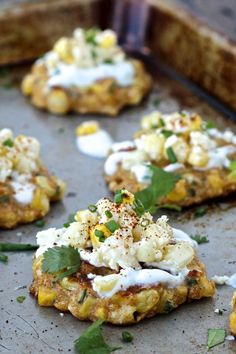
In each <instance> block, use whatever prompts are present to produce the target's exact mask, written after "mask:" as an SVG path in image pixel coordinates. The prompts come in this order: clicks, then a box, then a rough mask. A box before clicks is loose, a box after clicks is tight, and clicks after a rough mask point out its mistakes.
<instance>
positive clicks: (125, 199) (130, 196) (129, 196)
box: [122, 191, 134, 204]
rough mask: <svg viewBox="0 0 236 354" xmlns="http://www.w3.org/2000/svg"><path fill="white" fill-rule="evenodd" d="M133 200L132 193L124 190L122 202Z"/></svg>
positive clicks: (131, 202) (129, 202)
mask: <svg viewBox="0 0 236 354" xmlns="http://www.w3.org/2000/svg"><path fill="white" fill-rule="evenodd" d="M133 202H134V195H133V194H132V193H130V192H128V191H125V194H124V197H123V200H122V203H124V204H133Z"/></svg>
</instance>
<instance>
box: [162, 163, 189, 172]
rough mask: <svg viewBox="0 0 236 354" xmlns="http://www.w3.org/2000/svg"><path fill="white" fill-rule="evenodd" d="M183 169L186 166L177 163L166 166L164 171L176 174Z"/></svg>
mask: <svg viewBox="0 0 236 354" xmlns="http://www.w3.org/2000/svg"><path fill="white" fill-rule="evenodd" d="M181 168H184V165H183V164H182V163H179V162H176V163H171V164H169V165H167V166H165V167H164V168H163V170H164V171H166V172H174V171H177V170H180V169H181Z"/></svg>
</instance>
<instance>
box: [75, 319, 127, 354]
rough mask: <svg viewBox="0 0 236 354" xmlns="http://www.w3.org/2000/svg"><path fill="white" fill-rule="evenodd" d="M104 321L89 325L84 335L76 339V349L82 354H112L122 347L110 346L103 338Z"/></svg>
mask: <svg viewBox="0 0 236 354" xmlns="http://www.w3.org/2000/svg"><path fill="white" fill-rule="evenodd" d="M102 323H103V321H102V320H98V321H96V322H94V323H93V324H92V325H91V326H89V327H88V328H87V329H86V331H84V332H83V333H82V335H81V336H80V337H79V338H78V339H76V340H75V350H76V352H77V353H80V354H110V353H112V352H114V351H115V350H118V349H121V347H110V346H109V344H107V343H106V342H105V340H104V338H103V335H102V329H101V325H102Z"/></svg>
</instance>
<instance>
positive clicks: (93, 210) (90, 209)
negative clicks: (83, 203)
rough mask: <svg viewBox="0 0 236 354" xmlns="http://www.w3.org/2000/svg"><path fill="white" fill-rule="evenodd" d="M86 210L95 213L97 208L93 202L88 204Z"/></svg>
mask: <svg viewBox="0 0 236 354" xmlns="http://www.w3.org/2000/svg"><path fill="white" fill-rule="evenodd" d="M88 210H89V211H91V213H95V211H96V210H97V207H96V205H94V204H90V205H89V206H88Z"/></svg>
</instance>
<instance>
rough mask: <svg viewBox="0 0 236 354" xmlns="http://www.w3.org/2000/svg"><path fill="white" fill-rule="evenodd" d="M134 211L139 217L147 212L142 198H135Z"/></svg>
mask: <svg viewBox="0 0 236 354" xmlns="http://www.w3.org/2000/svg"><path fill="white" fill-rule="evenodd" d="M133 206H134V212H135V214H136V215H137V216H138V217H141V216H142V215H143V214H144V213H145V208H144V205H143V203H142V202H141V200H140V199H138V198H135V199H134V202H133Z"/></svg>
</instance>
